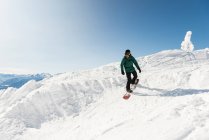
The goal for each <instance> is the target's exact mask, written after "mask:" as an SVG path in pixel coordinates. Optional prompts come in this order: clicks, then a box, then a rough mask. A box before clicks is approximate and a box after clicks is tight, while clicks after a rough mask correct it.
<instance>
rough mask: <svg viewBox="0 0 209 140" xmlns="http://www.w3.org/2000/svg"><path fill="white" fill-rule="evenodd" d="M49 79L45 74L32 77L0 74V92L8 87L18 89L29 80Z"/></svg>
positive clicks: (48, 75)
mask: <svg viewBox="0 0 209 140" xmlns="http://www.w3.org/2000/svg"><path fill="white" fill-rule="evenodd" d="M49 77H51V75H50V74H46V73H42V74H34V75H16V74H0V90H2V89H6V88H8V87H14V88H20V87H21V86H22V85H24V84H25V83H27V82H28V81H30V80H35V81H41V80H43V79H44V78H49Z"/></svg>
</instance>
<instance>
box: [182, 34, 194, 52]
mask: <svg viewBox="0 0 209 140" xmlns="http://www.w3.org/2000/svg"><path fill="white" fill-rule="evenodd" d="M191 36H192V31H188V32H187V33H186V35H185V37H184V40H183V41H182V43H181V49H182V50H184V51H187V52H192V51H193V50H194V45H193V44H192V41H191Z"/></svg>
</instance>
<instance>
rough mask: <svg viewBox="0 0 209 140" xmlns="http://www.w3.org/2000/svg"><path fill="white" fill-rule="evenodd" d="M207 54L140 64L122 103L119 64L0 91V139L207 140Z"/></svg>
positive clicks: (180, 54) (179, 54)
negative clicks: (135, 81)
mask: <svg viewBox="0 0 209 140" xmlns="http://www.w3.org/2000/svg"><path fill="white" fill-rule="evenodd" d="M208 56H209V55H208V49H205V50H197V51H194V52H193V53H188V52H184V51H181V50H170V51H162V52H159V53H156V54H153V55H149V56H145V57H141V58H139V59H138V62H139V64H140V66H141V68H142V74H139V79H140V81H139V83H140V84H139V85H138V86H137V88H136V89H135V90H134V93H133V94H132V96H131V97H130V99H129V100H123V99H122V96H123V94H125V88H124V87H125V84H126V77H125V76H121V75H120V66H119V63H112V64H109V65H106V66H102V67H99V68H96V69H92V70H86V71H79V72H72V73H64V74H59V75H55V76H53V77H51V78H49V79H46V80H43V81H40V82H35V81H30V82H28V83H27V84H25V85H24V86H23V87H21V88H19V89H13V88H9V89H7V90H1V91H0V138H1V140H37V139H38V140H69V139H70V140H84V139H85V140H107V139H120V140H127V139H131V140H139V139H140V140H153V139H155V140H196V139H198V140H208V139H209V80H208V79H209V61H208V60H209V59H208V58H209V57H208Z"/></svg>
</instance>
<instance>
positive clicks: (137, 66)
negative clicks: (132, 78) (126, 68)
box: [133, 57, 141, 73]
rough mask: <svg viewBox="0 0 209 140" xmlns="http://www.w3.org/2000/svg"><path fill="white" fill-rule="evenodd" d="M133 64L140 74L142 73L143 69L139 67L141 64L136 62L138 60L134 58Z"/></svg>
mask: <svg viewBox="0 0 209 140" xmlns="http://www.w3.org/2000/svg"><path fill="white" fill-rule="evenodd" d="M133 63H134V65H135V66H136V68H137V69H138V70H139V73H141V69H140V67H139V64H138V62H137V61H136V59H135V58H134V57H133Z"/></svg>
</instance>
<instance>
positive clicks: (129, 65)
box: [120, 50, 141, 93]
mask: <svg viewBox="0 0 209 140" xmlns="http://www.w3.org/2000/svg"><path fill="white" fill-rule="evenodd" d="M133 64H134V65H135V66H136V68H137V69H138V70H139V73H141V69H140V67H139V65H138V63H137V61H136V59H135V58H134V57H133V56H132V55H131V51H130V50H126V51H125V56H124V57H123V60H122V61H121V64H120V66H121V74H122V75H124V74H125V73H124V68H125V72H126V76H127V84H126V91H127V92H128V93H131V92H133V91H132V90H131V88H130V84H137V83H138V81H139V79H137V72H136V71H135V68H134V67H133ZM131 74H133V79H132V78H131Z"/></svg>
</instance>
